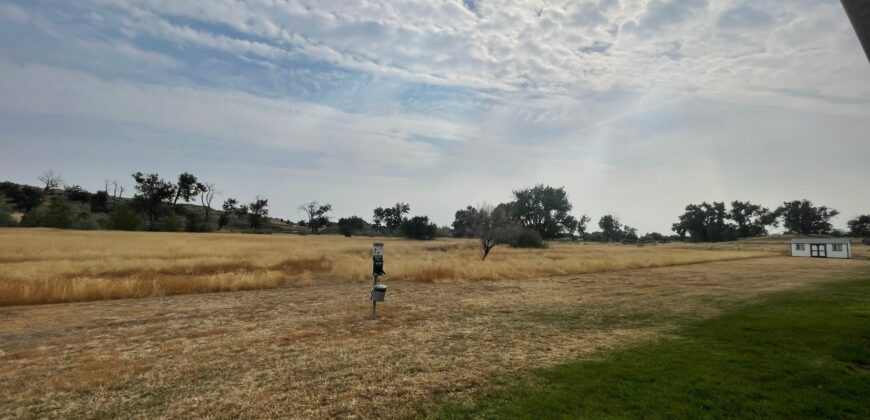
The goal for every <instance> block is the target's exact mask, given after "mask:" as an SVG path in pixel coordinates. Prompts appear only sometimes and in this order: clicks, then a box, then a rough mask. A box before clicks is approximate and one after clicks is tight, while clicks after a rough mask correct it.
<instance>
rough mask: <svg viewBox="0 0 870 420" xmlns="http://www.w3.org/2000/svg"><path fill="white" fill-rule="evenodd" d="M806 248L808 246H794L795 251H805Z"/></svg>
mask: <svg viewBox="0 0 870 420" xmlns="http://www.w3.org/2000/svg"><path fill="white" fill-rule="evenodd" d="M805 247H806V244H794V250H795V251H804V250H805Z"/></svg>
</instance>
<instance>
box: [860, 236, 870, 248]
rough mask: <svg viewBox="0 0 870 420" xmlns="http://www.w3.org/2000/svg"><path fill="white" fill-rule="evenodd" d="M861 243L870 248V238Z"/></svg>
mask: <svg viewBox="0 0 870 420" xmlns="http://www.w3.org/2000/svg"><path fill="white" fill-rule="evenodd" d="M861 243H862V244H864V245H867V246H870V238H864V239H863V240H862V241H861Z"/></svg>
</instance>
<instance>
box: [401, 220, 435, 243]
mask: <svg viewBox="0 0 870 420" xmlns="http://www.w3.org/2000/svg"><path fill="white" fill-rule="evenodd" d="M402 233H403V234H404V235H405V237H407V238H410V239H419V240H428V239H432V238H434V237H435V235H436V234H437V233H438V226H437V225H435V223H430V222H429V218H428V217H426V216H414V217H412V218H410V219H408V220H406V221H405V222H404V223H402Z"/></svg>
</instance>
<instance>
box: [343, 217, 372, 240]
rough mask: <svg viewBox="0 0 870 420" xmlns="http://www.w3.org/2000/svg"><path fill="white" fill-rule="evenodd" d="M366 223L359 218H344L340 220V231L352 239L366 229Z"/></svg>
mask: <svg viewBox="0 0 870 420" xmlns="http://www.w3.org/2000/svg"><path fill="white" fill-rule="evenodd" d="M365 227H366V221H365V220H363V219H362V218H361V217H358V216H350V217H342V218H341V219H338V231H339V232H340V233H341V234H342V235H344V236H347V237H348V238H350V237H351V236H353V235H354V234H355V233H357V232H359V231H361V230H363V229H365Z"/></svg>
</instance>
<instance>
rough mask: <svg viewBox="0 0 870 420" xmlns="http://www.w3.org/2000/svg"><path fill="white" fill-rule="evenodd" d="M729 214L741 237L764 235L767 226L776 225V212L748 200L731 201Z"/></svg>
mask: <svg viewBox="0 0 870 420" xmlns="http://www.w3.org/2000/svg"><path fill="white" fill-rule="evenodd" d="M730 216H731V220H733V221H734V223H735V224H736V225H737V234H738V236H739V237H741V238H750V237H754V236H761V235H765V234H767V227H768V226H771V225H772V226H776V225H777V221H776V213H774V212H771V211H770V210H769V209H767V208H766V207H762V206H760V205H757V204H752V203H750V202H748V201H732V202H731V212H730Z"/></svg>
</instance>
